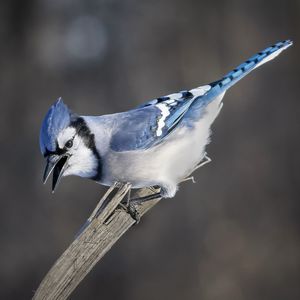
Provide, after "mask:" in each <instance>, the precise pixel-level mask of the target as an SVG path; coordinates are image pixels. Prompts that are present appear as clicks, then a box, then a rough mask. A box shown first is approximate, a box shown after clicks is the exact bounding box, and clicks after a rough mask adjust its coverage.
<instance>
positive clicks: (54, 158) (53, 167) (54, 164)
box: [43, 155, 69, 193]
mask: <svg viewBox="0 0 300 300" xmlns="http://www.w3.org/2000/svg"><path fill="white" fill-rule="evenodd" d="M68 159H69V156H67V155H61V156H59V155H51V156H49V157H48V159H47V164H46V168H45V172H44V176H43V183H46V181H47V179H48V178H49V176H50V174H51V173H52V171H53V178H52V193H54V191H55V189H56V187H57V186H58V184H59V182H60V180H61V177H62V175H63V173H64V171H65V169H66V166H67V161H68Z"/></svg>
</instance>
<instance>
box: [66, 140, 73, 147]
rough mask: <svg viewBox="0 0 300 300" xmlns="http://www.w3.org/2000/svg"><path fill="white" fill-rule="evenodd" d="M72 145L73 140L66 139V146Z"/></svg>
mask: <svg viewBox="0 0 300 300" xmlns="http://www.w3.org/2000/svg"><path fill="white" fill-rule="evenodd" d="M72 146H73V140H68V141H67V142H66V144H65V147H66V148H71V147H72Z"/></svg>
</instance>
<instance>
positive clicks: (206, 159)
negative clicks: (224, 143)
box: [180, 152, 211, 183]
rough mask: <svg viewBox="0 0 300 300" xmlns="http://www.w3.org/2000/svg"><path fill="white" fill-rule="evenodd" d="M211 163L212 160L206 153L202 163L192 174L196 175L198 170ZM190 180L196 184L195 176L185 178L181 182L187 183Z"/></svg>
mask: <svg viewBox="0 0 300 300" xmlns="http://www.w3.org/2000/svg"><path fill="white" fill-rule="evenodd" d="M210 162H211V159H210V158H209V157H208V156H207V153H206V152H205V153H204V157H203V159H202V160H201V161H200V163H199V164H198V165H196V166H195V168H194V169H193V170H192V172H191V173H190V174H192V173H194V172H195V171H196V170H198V169H199V168H201V167H203V166H204V165H206V164H208V163H210ZM188 180H191V181H192V182H193V183H196V181H195V178H194V176H189V177H186V178H183V179H182V180H181V181H180V182H185V181H188Z"/></svg>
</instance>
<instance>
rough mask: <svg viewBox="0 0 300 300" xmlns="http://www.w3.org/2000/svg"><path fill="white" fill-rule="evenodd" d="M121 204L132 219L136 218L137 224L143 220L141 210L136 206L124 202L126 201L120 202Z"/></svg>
mask: <svg viewBox="0 0 300 300" xmlns="http://www.w3.org/2000/svg"><path fill="white" fill-rule="evenodd" d="M119 206H120V207H121V208H122V209H124V210H125V211H126V212H127V213H128V214H129V215H130V216H131V218H132V219H134V220H135V224H138V223H139V222H140V220H141V216H140V214H139V212H138V211H137V209H136V207H135V206H134V205H133V204H131V203H128V204H124V203H120V204H119Z"/></svg>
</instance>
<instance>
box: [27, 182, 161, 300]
mask: <svg viewBox="0 0 300 300" xmlns="http://www.w3.org/2000/svg"><path fill="white" fill-rule="evenodd" d="M130 187H131V186H130V184H124V185H120V186H117V185H114V186H113V187H111V188H110V189H109V190H108V191H107V192H106V194H105V195H104V196H103V198H102V199H101V200H100V202H99V204H98V205H97V206H96V208H95V210H94V211H93V213H92V214H91V216H90V217H89V219H88V221H87V224H86V225H85V227H84V228H83V231H82V232H81V233H80V234H79V236H78V237H77V238H76V239H75V240H74V241H73V243H72V244H71V245H70V246H69V247H68V249H67V250H66V251H65V252H64V253H63V254H62V255H61V257H60V258H59V259H58V260H57V261H56V262H55V264H54V265H53V266H52V268H51V269H50V271H49V272H48V274H47V275H46V276H45V278H44V279H43V281H42V282H41V284H40V286H39V287H38V289H37V291H36V292H35V294H34V296H33V299H35V300H42V299H47V300H52V299H59V300H63V299H67V298H68V296H70V294H71V293H72V291H73V290H74V289H75V288H76V287H77V286H78V285H79V283H80V282H81V281H82V280H83V278H84V277H85V276H86V275H87V274H88V273H89V272H90V271H91V269H92V268H93V267H94V266H95V264H96V263H97V262H98V261H99V260H100V259H101V258H102V257H103V256H104V254H105V253H106V252H108V251H109V250H110V248H111V247H112V246H113V245H114V244H115V243H116V242H117V240H118V239H119V238H120V237H121V236H122V235H123V234H124V233H125V232H126V231H127V230H128V229H129V228H130V227H131V226H132V225H133V224H134V223H135V222H136V221H135V220H134V219H133V218H132V217H131V215H130V214H129V213H127V212H126V211H125V210H124V209H123V208H122V207H121V206H120V203H121V201H122V200H123V199H124V197H125V196H126V195H127V193H128V192H129V190H130ZM158 192H159V190H157V189H154V188H153V189H152V188H144V189H141V190H139V191H138V192H137V197H145V196H150V195H153V199H152V200H149V201H146V202H142V203H140V204H138V202H137V201H133V203H134V204H133V206H134V208H135V209H136V210H137V212H138V213H139V215H140V216H142V215H144V214H145V213H146V212H147V211H148V210H149V209H150V208H152V207H153V206H154V205H155V204H156V203H157V202H158V201H159V200H160V199H161V197H160V196H159V194H158Z"/></svg>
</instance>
